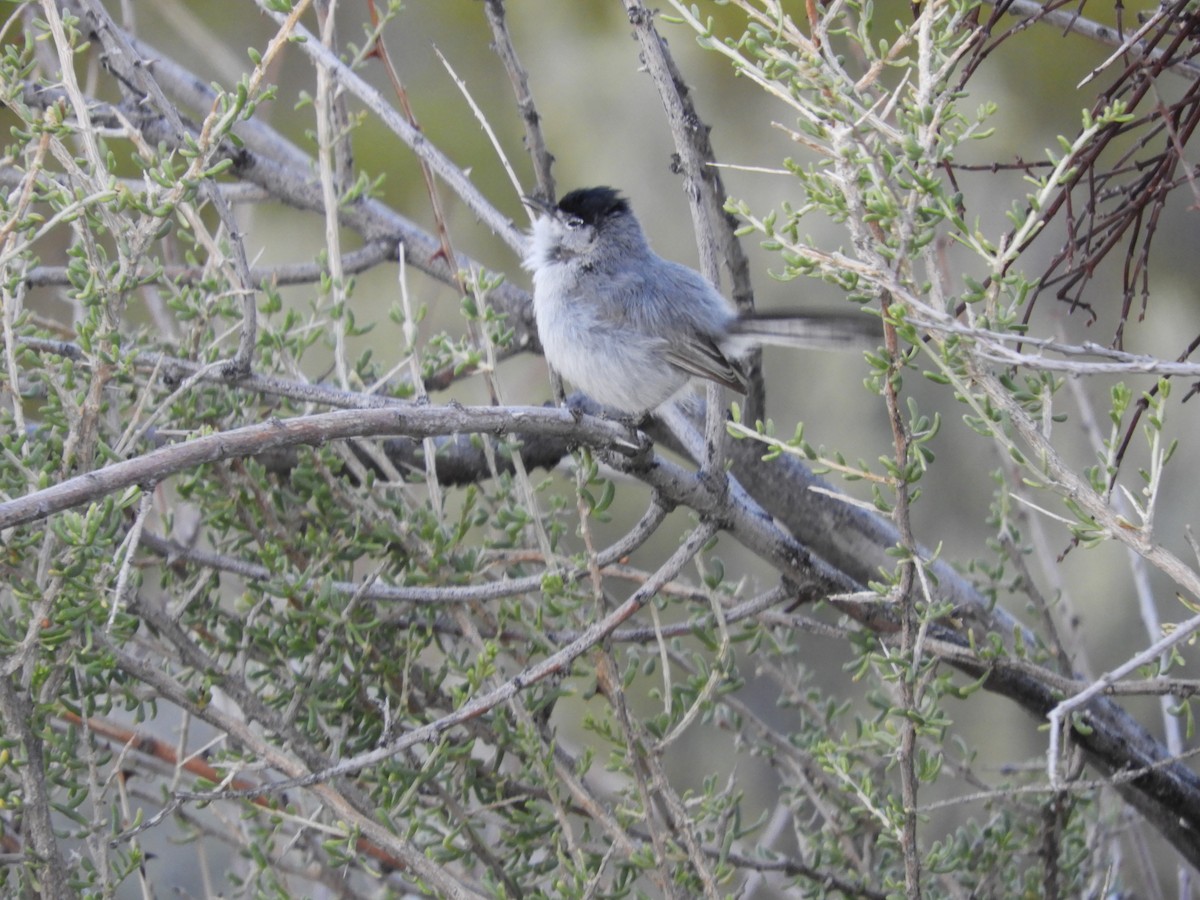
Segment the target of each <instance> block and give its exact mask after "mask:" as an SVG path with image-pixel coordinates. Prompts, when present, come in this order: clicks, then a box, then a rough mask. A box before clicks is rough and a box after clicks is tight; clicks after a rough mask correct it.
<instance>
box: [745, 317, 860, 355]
mask: <svg viewBox="0 0 1200 900" xmlns="http://www.w3.org/2000/svg"><path fill="white" fill-rule="evenodd" d="M729 333H730V335H733V336H734V337H735V339H736V338H738V337H742V338H745V339H746V340H747V341H748V342H749V343H751V344H772V345H775V346H780V347H800V348H803V349H806V350H870V349H873V348H874V347H877V346H878V345H879V341H880V338H881V334H880V328H879V320H878V319H877V318H876V317H874V316H871V315H868V314H867V313H865V312H863V313H857V314H856V313H800V314H797V313H751V314H750V315H749V316H745V317H743V318H740V319H738V320H737V321H735V322H734V323H733V324H732V325H730V326H729Z"/></svg>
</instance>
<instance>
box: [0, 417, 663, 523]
mask: <svg viewBox="0 0 1200 900" xmlns="http://www.w3.org/2000/svg"><path fill="white" fill-rule="evenodd" d="M526 430H537V431H540V432H542V433H545V434H552V435H561V436H563V437H567V436H569V437H571V439H573V440H578V441H581V442H583V443H585V444H587V445H589V446H592V447H597V448H602V449H606V450H610V451H612V452H615V453H618V454H625V453H628V454H637V453H639V452H643V448H639V447H637V446H636V445H634V444H631V443H630V442H629V433H628V430H627V429H626V428H625V427H624V426H622V425H618V424H616V423H614V422H609V421H607V420H603V419H596V418H593V417H590V416H585V417H583V418H581V419H578V420H577V419H576V417H575V416H574V415H573V414H572V413H571V411H570V410H564V409H548V408H541V407H512V408H497V407H402V408H393V409H378V410H376V409H372V410H361V409H355V410H340V411H338V412H331V413H321V414H318V415H313V416H302V417H299V418H295V419H287V420H275V421H271V422H267V423H265V424H262V425H250V426H247V427H245V428H238V429H234V430H232V431H226V432H223V433H219V434H212V435H206V436H204V437H198V438H195V439H193V440H190V441H187V442H185V443H182V444H174V445H172V446H169V447H164V448H162V449H160V450H152V451H151V452H149V453H147V454H145V455H143V456H140V457H138V458H136V459H131V460H127V461H125V462H119V463H114V464H112V465H110V466H106V467H105V468H103V469H97V470H95V471H93V472H87V473H85V474H83V475H79V476H76V477H75V478H70V479H67V480H66V481H63V482H60V483H59V484H56V485H53V486H51V487H48V488H44V489H43V490H40V491H34V492H33V493H31V494H26V495H25V496H24V497H20V498H18V499H16V500H10V501H8V502H6V503H0V529H4V528H11V527H13V526H15V525H23V524H25V523H27V522H33V521H36V520H38V519H43V518H45V517H46V516H49V515H52V514H54V513H57V512H62V511H63V510H66V509H71V508H72V507H76V506H81V505H83V504H85V503H92V502H95V501H97V500H99V499H100V498H101V497H104V496H106V495H108V494H113V493H116V492H117V491H121V490H124V489H125V488H128V487H132V486H133V485H154V484H158V483H159V482H161V481H162V480H163V479H165V478H167V477H169V476H171V475H174V474H177V473H179V472H182V471H185V470H187V469H191V468H194V467H195V466H199V465H203V464H205V463H212V462H218V461H220V460H223V459H237V458H244V457H251V456H257V455H259V454H260V453H265V452H268V451H271V450H279V449H282V448H286V447H295V446H301V445H306V446H314V445H320V444H325V443H328V442H329V441H337V440H345V439H347V438H362V437H382V436H386V435H395V434H404V435H407V436H409V437H417V438H424V437H432V436H434V435H444V434H459V433H467V432H469V433H480V432H484V433H490V434H517V433H520V432H521V431H526Z"/></svg>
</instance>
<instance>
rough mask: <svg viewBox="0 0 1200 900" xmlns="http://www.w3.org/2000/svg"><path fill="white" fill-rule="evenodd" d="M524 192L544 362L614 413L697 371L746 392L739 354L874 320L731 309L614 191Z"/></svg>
mask: <svg viewBox="0 0 1200 900" xmlns="http://www.w3.org/2000/svg"><path fill="white" fill-rule="evenodd" d="M523 200H524V202H525V203H526V205H528V206H529V207H530V208H531V209H532V210H533V211H534V213H535V216H534V222H533V225H532V228H531V229H530V232H529V235H528V239H527V242H526V252H525V256H524V260H523V265H524V267H525V268H526V269H527V270H528V271H530V272H532V275H533V308H534V313H535V317H536V320H537V328H538V337H539V339H540V341H541V344H542V349H543V352H544V353H545V357H546V360H547V362H548V363H549V364H550V366H551V367H552V368H553V369H554V370H555V371H557V372H558V373H559V374H560V375H561V376H562V377H563V378H565V379H566V380H567V381H569V382H570V383H571V384H573V385H574V386H575V387H576V388H577V389H579V390H580V391H582V392H583V393H584V394H586V395H587V396H588V397H590V398H591V399H592V400H594V401H595V402H596V403H598V404H600V405H602V406H604V407H607V408H609V409H611V410H615V411H616V412H617V413H619V414H621V415H622V416H627V417H630V418H632V419H635V420H638V419H641V418H644V417H645V416H646V415H647V414H649V413H652V412H653V411H654V410H656V409H658V408H659V407H661V406H663V405H664V404H666V403H668V402H670V401H672V400H673V399H675V398H676V397H677V396H680V395H682V394H684V393H685V392H686V391H685V389H686V388H687V387H688V385H689V383H690V382H692V381H693V379H696V378H700V379H708V380H710V381H714V382H716V383H717V384H720V385H724V386H725V387H727V388H729V389H731V390H733V391H736V392H738V393H741V394H745V393H746V390H747V380H746V372H745V368H744V365H743V362H742V360H743V358H744V356H745V355H746V353H748V352H749V351H750V350H751V349H752V348H753V347H754V346H756V345H760V344H764V343H770V344H783V345H786V346H799V347H806V348H831V347H837V348H844V347H854V346H865V345H866V343H867V341H869V340H870V339H871V337H872V336H873V335H874V334H875V333H876V329H877V328H878V325H877V323H874V322H873V320H872V319H871V318H869V317H868V316H866V315H857V316H853V317H851V316H846V315H841V314H837V315H828V314H826V315H819V314H814V313H811V312H810V313H788V314H782V315H781V314H777V313H772V314H768V315H759V314H751V315H748V316H739V315H738V313H737V311H736V310H735V308H734V306H733V304H732V303H730V302H729V301H728V300H726V299H725V297H724V296H722V295H721V293H720V292H719V291H718V290H717V289H716V288H715V287H713V285H712V284H710V283H709V282H708V280H707V279H705V278H704V277H703V276H702V275H701V274H700V273H699V272H696V271H695V270H693V269H690V268H688V267H687V266H685V265H682V264H681V263H677V262H672V261H671V260H667V259H663V258H662V257H661V256H659V255H658V254H657V253H655V252H654V250H653V249H651V247H650V243H649V241H648V240H647V238H646V235H645V232H644V231H643V229H642V226H641V224H640V223H639V222H638V220H637V217H636V216H635V215H634V213H633V210H632V207H631V206H630V203H629V201H628V199H626V198H625V197H624V196H623V195H622V194H621V192H620V191H619V190H617V189H615V188H612V187H605V186H601V187H588V188H579V189H576V190H572V191H571V192H570V193H568V194H566V195H564V196H563V197H562V199H560V200H559V201H558V203H556V204H550V203H547V202H545V201H543V200H540V199H537V198H534V197H525V198H523Z"/></svg>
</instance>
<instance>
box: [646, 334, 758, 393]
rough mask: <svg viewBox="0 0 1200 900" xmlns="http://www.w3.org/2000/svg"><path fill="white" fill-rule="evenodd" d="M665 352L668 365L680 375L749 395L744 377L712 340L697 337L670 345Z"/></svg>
mask: <svg viewBox="0 0 1200 900" xmlns="http://www.w3.org/2000/svg"><path fill="white" fill-rule="evenodd" d="M663 352H664V355H665V357H666V360H667V362H669V363H670V364H671V365H673V366H674V367H675V368H677V369H679V370H680V371H683V372H687V373H688V374H689V375H695V376H697V377H699V378H707V379H709V380H710V381H715V382H716V383H717V384H722V385H724V386H725V387H727V388H729V389H730V390H732V391H737V392H738V393H739V394H744V393H746V376H745V374H744V373H743V372H742V370H741V369H739V368H738V367H737V365H736V364H735V363H733V362H731V361H730V360H729V358H728V357H726V356H725V354H724V353H722V352H721V348H720V347H718V346H717V345H716V344H715V343H714V342H713V341H712V340H711V339H710V338H707V337H702V336H699V335H697V336H695V337H691V338H688V339H686V340H684V341H678V342H675V343H672V344H669V345H668V346H667V348H666V349H665V350H664V351H663Z"/></svg>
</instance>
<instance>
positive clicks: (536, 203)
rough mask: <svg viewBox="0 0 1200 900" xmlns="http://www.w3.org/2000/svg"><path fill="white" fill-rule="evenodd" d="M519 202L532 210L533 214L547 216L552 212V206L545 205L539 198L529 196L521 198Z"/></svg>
mask: <svg viewBox="0 0 1200 900" xmlns="http://www.w3.org/2000/svg"><path fill="white" fill-rule="evenodd" d="M521 202H522V203H524V204H525V205H526V206H528V207H529V208H530V209H532V210H533V211H534V212H539V213H546V214H549V213H551V212H553V211H554V204H553V203H547V202H546V201H545V200H543V199H542V198H541V197H534V196H531V195H529V194H523V195H522V196H521Z"/></svg>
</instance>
